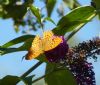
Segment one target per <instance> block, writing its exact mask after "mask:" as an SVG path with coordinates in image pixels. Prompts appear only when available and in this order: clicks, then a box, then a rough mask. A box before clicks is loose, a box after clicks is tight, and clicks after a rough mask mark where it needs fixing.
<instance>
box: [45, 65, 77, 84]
mask: <svg viewBox="0 0 100 85" xmlns="http://www.w3.org/2000/svg"><path fill="white" fill-rule="evenodd" d="M54 69H55V64H47V67H46V73H49V74H48V75H47V76H46V77H45V82H46V84H47V85H77V84H76V81H75V80H74V77H73V76H72V74H71V72H70V71H69V70H68V69H67V68H66V69H55V70H54ZM52 71H53V72H52Z"/></svg>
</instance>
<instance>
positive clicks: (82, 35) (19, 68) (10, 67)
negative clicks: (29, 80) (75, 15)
mask: <svg viewBox="0 0 100 85" xmlns="http://www.w3.org/2000/svg"><path fill="white" fill-rule="evenodd" d="M78 1H79V2H80V3H81V4H82V5H89V4H90V0H78ZM60 2H61V0H59V2H58V3H57V4H56V8H57V6H58V5H59V3H60ZM35 4H36V6H40V3H35ZM67 12H68V9H66V13H67ZM55 15H56V11H55V9H54V12H53V14H52V19H53V20H54V21H55V22H57V21H58V20H59V19H58V18H57V17H58V16H55ZM53 27H54V25H53V24H51V23H47V24H46V26H45V30H47V29H52V28H53ZM40 32H41V30H38V32H36V33H35V32H33V34H39V33H40ZM99 34H100V21H99V20H98V18H97V17H96V18H95V19H93V20H92V21H91V22H89V23H88V24H87V25H85V26H84V27H83V28H82V29H81V30H80V31H79V32H78V33H77V34H75V36H74V39H76V41H77V39H78V42H82V41H86V40H89V39H92V38H93V37H95V36H98V35H99ZM21 35H22V33H21V32H19V33H16V32H15V31H14V29H13V21H12V19H7V20H2V19H0V45H3V44H4V43H6V42H8V41H9V40H12V39H14V38H17V37H19V36H21ZM25 54H26V52H17V53H11V54H6V55H3V56H0V78H2V77H4V76H6V75H17V76H21V75H22V73H24V72H25V71H27V70H28V69H29V68H30V67H31V66H33V65H34V64H35V63H36V62H37V60H34V59H33V60H31V61H26V60H23V61H22V57H23V56H24V55H25ZM90 61H92V62H93V60H90ZM93 66H94V71H95V75H96V82H97V84H96V85H100V58H98V62H93ZM44 69H45V63H44V64H42V65H41V66H40V67H39V68H37V69H36V70H35V71H34V72H32V73H34V74H36V75H37V77H38V76H41V75H43V74H44V72H43V70H44Z"/></svg>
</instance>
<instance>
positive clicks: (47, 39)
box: [43, 31, 62, 51]
mask: <svg viewBox="0 0 100 85" xmlns="http://www.w3.org/2000/svg"><path fill="white" fill-rule="evenodd" d="M43 41H44V51H48V50H51V49H53V48H55V47H57V46H58V45H59V44H60V43H61V42H62V39H61V38H60V37H58V36H54V34H53V32H52V31H46V32H44V34H43Z"/></svg>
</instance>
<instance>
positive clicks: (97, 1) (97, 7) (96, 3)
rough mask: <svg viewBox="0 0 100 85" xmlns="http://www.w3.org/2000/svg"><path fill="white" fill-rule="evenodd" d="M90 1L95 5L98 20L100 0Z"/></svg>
mask: <svg viewBox="0 0 100 85" xmlns="http://www.w3.org/2000/svg"><path fill="white" fill-rule="evenodd" d="M92 1H93V3H94V4H95V5H96V10H97V13H98V15H99V19H100V0H92Z"/></svg>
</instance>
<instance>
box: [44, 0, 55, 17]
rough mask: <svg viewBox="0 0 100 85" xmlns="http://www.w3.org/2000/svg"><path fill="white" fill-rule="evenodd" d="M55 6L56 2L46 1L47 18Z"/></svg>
mask: <svg viewBox="0 0 100 85" xmlns="http://www.w3.org/2000/svg"><path fill="white" fill-rule="evenodd" d="M55 4H56V0H46V8H47V13H48V17H50V16H51V13H52V11H53V9H54V6H55Z"/></svg>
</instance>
